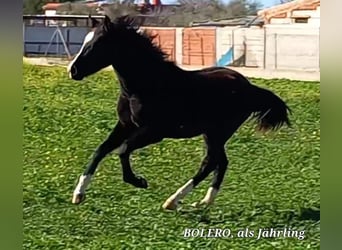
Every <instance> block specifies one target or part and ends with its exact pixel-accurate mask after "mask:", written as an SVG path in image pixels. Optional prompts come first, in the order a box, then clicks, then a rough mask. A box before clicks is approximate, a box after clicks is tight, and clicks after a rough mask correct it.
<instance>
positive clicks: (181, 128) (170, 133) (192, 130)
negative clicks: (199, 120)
mask: <svg viewBox="0 0 342 250" xmlns="http://www.w3.org/2000/svg"><path fill="white" fill-rule="evenodd" d="M203 132H204V129H203V128H201V127H200V126H190V125H177V126H168V127H167V129H165V137H167V138H192V137H195V136H198V135H201V134H203Z"/></svg>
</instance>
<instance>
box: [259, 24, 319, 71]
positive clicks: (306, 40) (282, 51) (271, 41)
mask: <svg viewBox="0 0 342 250" xmlns="http://www.w3.org/2000/svg"><path fill="white" fill-rule="evenodd" d="M265 37H266V46H265V68H266V69H286V70H309V71H319V70H320V65H319V28H318V27H308V26H307V25H305V24H302V25H300V24H296V25H266V26H265Z"/></svg>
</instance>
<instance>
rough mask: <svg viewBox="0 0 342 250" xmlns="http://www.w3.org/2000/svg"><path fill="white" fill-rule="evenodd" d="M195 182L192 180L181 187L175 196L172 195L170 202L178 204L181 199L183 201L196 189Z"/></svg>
mask: <svg viewBox="0 0 342 250" xmlns="http://www.w3.org/2000/svg"><path fill="white" fill-rule="evenodd" d="M193 182H194V181H193V180H192V179H191V180H189V181H188V182H187V183H185V184H184V185H183V186H182V187H180V188H179V189H178V190H177V191H176V192H175V193H174V194H173V195H171V196H170V197H169V199H168V200H171V201H173V202H175V203H178V201H179V200H180V199H183V198H184V197H185V196H186V195H187V194H188V193H189V192H190V191H191V190H192V189H193V188H194V184H193Z"/></svg>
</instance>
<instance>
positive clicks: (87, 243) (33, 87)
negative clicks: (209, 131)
mask: <svg viewBox="0 0 342 250" xmlns="http://www.w3.org/2000/svg"><path fill="white" fill-rule="evenodd" d="M23 67H24V75H23V79H24V82H23V88H24V104H23V119H24V125H25V127H24V146H23V150H24V166H23V199H24V203H23V224H24V242H23V248H24V249H63V250H65V249H89V250H93V249H94V250H97V249H99V250H100V249H156V250H159V249H196V250H197V249H237V250H240V249H319V246H320V218H319V216H320V92H319V82H303V81H290V80H286V79H275V80H264V79H251V80H252V81H253V82H254V83H255V84H256V85H259V86H264V87H267V88H269V89H270V90H272V91H274V92H275V93H277V94H278V95H280V96H281V97H282V98H283V99H284V100H285V101H286V102H287V103H288V105H289V106H290V108H291V109H292V111H293V114H292V116H291V121H292V123H293V127H292V128H287V127H284V128H282V129H281V130H280V131H278V132H272V133H268V134H265V135H263V134H259V133H256V132H255V124H253V123H251V122H247V123H245V124H244V126H243V127H241V128H240V129H239V130H238V131H237V132H236V133H235V134H234V136H233V137H232V138H231V140H230V141H229V143H228V144H227V147H226V151H227V153H228V157H229V160H230V165H229V170H228V172H227V174H226V177H225V180H224V182H223V184H222V189H221V191H220V193H219V195H218V197H217V199H216V202H215V204H214V206H212V207H210V208H207V209H204V208H200V209H195V208H192V207H191V206H190V205H191V203H193V202H195V201H199V200H200V199H201V198H202V197H203V196H204V194H205V192H206V190H207V188H208V186H209V184H210V180H211V178H208V179H207V180H205V181H204V182H202V183H201V184H200V186H198V187H197V188H196V189H195V190H194V191H193V192H192V193H191V194H189V195H188V196H187V197H186V199H184V201H183V204H182V206H181V207H180V209H179V211H173V212H165V211H163V210H162V209H161V205H162V203H163V202H164V200H165V199H167V198H168V197H169V195H171V194H172V193H173V192H174V191H176V190H177V188H179V187H180V186H181V185H183V184H184V183H185V182H186V181H187V180H188V179H189V178H190V177H191V176H193V175H194V173H195V172H196V171H197V169H198V167H199V164H200V162H201V159H202V158H203V156H204V153H205V151H204V144H203V141H202V138H201V137H196V138H193V139H184V140H183V139H182V140H172V139H167V140H164V141H163V142H161V143H159V144H155V145H151V146H149V147H146V148H143V149H140V150H138V151H136V152H134V154H133V155H132V158H131V159H132V165H133V168H134V169H135V170H136V172H137V173H139V174H141V175H143V176H144V177H145V178H146V179H147V181H148V182H149V188H148V189H146V190H142V189H137V188H134V187H132V186H130V185H129V184H126V183H124V182H123V181H122V175H121V167H120V164H119V160H118V157H117V156H116V155H115V154H113V155H110V156H108V157H107V158H105V159H104V160H103V162H102V163H101V165H100V167H99V169H98V171H97V174H96V176H95V178H94V179H93V182H92V183H91V185H90V186H89V189H88V191H87V199H86V201H85V202H84V203H83V204H81V205H79V206H75V205H73V204H71V196H72V192H73V189H74V186H75V184H76V181H77V179H78V176H79V175H80V174H81V173H82V172H83V170H84V168H85V165H86V163H87V161H88V160H89V159H90V156H91V154H92V153H93V151H94V149H95V148H96V147H97V146H98V144H99V143H101V142H102V140H104V139H105V138H106V136H107V135H108V133H109V132H110V130H111V129H112V127H113V126H114V124H115V123H116V121H117V115H116V111H115V110H116V102H117V99H118V95H119V86H118V83H117V80H116V78H115V75H114V73H113V72H111V71H103V72H99V73H97V74H95V75H93V76H91V77H88V78H86V79H84V80H83V81H82V82H76V81H72V80H69V79H68V77H67V74H66V71H65V69H64V68H61V67H42V66H32V65H31V66H30V65H24V66H23ZM186 228H198V229H210V228H211V229H230V230H231V232H232V234H233V236H234V237H228V238H226V237H221V238H211V237H210V238H201V237H195V238H184V237H183V234H184V230H185V229H186ZM246 228H248V229H249V230H250V231H254V232H255V233H257V232H258V230H259V229H262V228H267V229H271V228H273V229H279V230H280V229H284V228H287V229H291V230H297V231H299V230H304V231H305V238H304V239H298V238H295V237H276V238H261V239H257V238H256V237H255V236H254V237H238V232H239V230H245V229H246ZM239 236H241V234H239Z"/></svg>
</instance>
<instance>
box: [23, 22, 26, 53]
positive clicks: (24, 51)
mask: <svg viewBox="0 0 342 250" xmlns="http://www.w3.org/2000/svg"><path fill="white" fill-rule="evenodd" d="M23 41H24V42H23V45H24V47H23V55H26V46H25V45H26V39H25V20H23Z"/></svg>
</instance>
